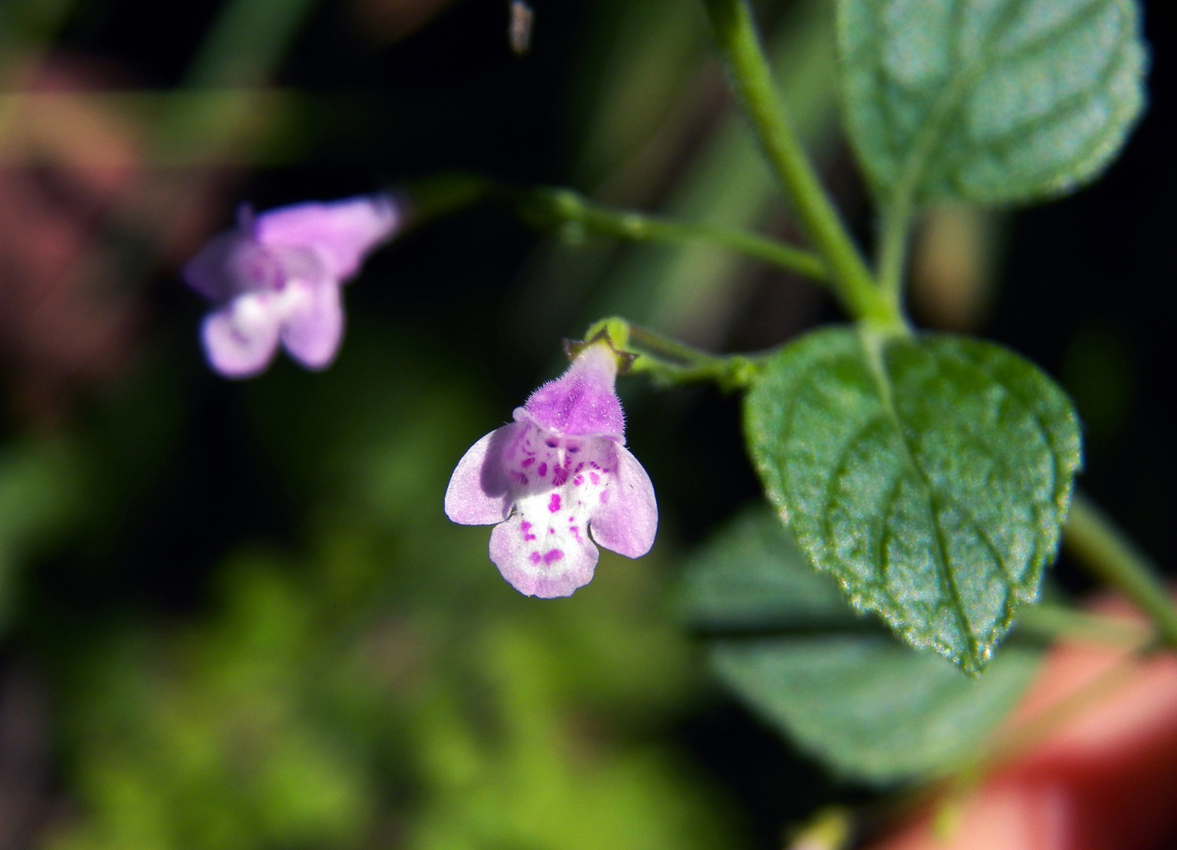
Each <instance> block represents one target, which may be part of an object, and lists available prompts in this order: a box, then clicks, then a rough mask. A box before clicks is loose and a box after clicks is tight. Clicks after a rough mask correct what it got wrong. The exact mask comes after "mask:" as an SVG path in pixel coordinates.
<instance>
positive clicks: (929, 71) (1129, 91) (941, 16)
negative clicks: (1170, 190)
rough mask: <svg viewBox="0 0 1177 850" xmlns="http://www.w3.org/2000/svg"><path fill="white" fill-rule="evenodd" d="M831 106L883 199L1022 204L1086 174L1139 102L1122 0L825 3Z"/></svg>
mask: <svg viewBox="0 0 1177 850" xmlns="http://www.w3.org/2000/svg"><path fill="white" fill-rule="evenodd" d="M837 8H838V13H837V18H838V21H837V26H838V49H839V64H840V70H841V75H840V79H841V84H842V102H843V108H844V110H845V114H846V123H847V126H848V129H849V133H850V137H851V140H852V142H853V144H854V148H855V150H856V152H857V153H858V158H859V160H860V162H861V163H862V165H863V167H864V169H865V170H866V172H867V175H868V177H869V179H870V181H871V183H872V184H873V186H874V188H875V190H876V192H877V193H878V194H879V195H880V196H881V199H883V200H884V201H885V200H886V199H887V198H889V197H891V196H892V195H893V194H906V195H907V196H908V197H910V198H911V199H914V200H915V201H916V202H917V203H918V202H926V201H935V200H965V201H973V202H979V203H986V204H1001V203H1011V202H1022V201H1030V200H1034V199H1037V198H1043V197H1049V196H1052V195H1057V194H1060V193H1063V192H1067V191H1070V190H1072V189H1074V188H1076V187H1077V186H1079V185H1081V184H1082V183H1085V182H1087V181H1089V180H1091V179H1092V178H1094V177H1095V176H1096V175H1097V174H1098V173H1099V172H1100V171H1101V170H1102V169H1103V168H1104V167H1105V166H1106V165H1107V164H1108V163H1109V162H1111V160H1112V159H1113V158H1114V157H1115V156H1116V154H1117V153H1118V152H1119V150H1120V148H1121V146H1122V145H1123V143H1124V139H1125V138H1126V137H1127V135H1128V132H1129V131H1130V130H1131V128H1132V126H1133V125H1134V124H1135V122H1136V120H1137V118H1138V117H1139V116H1140V114H1141V111H1142V110H1143V107H1144V102H1145V94H1144V77H1145V70H1146V66H1147V52H1146V48H1145V45H1144V41H1143V39H1142V37H1141V33H1140V14H1139V10H1138V8H1137V4H1136V2H1135V0H839V2H838V7H837Z"/></svg>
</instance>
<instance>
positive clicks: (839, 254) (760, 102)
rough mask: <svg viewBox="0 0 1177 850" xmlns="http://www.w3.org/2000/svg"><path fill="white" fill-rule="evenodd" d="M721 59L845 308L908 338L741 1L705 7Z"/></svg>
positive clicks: (721, 0)
mask: <svg viewBox="0 0 1177 850" xmlns="http://www.w3.org/2000/svg"><path fill="white" fill-rule="evenodd" d="M704 5H705V6H706V7H707V12H708V15H709V17H710V18H711V25H712V29H713V30H714V32H715V40H716V44H717V45H718V48H719V52H720V55H721V57H722V58H723V61H724V64H725V65H726V66H727V70H728V76H729V77H730V79H731V83H732V87H733V88H734V89H735V92H736V96H737V98H738V99H739V101H740V104H741V106H742V107H743V109H744V112H745V113H746V115H747V117H748V120H749V122H750V123H751V125H752V130H753V132H754V133H755V135H756V137H757V140H758V141H759V143H760V146H761V148H763V150H764V153H765V155H766V157H767V158H768V162H769V165H770V166H771V167H772V169H773V170H774V171H775V172H776V175H777V177H778V179H780V181H781V183H782V184H783V186H784V188H785V192H786V193H787V194H788V196H789V198H790V199H791V200H792V202H793V204H794V205H795V207H796V209H797V213H798V215H799V216H800V218H801V223H802V224H803V225H804V227H805V230H806V232H807V233H808V234H809V238H810V239H811V240H813V244H814V246H815V247H816V249H817V252H818V253H819V254H820V255H821V257H822V258H823V259H824V260H825V262H826V266H827V267H828V268H829V271H830V277H831V283H832V284H833V286H834V288H835V290H836V292H837V294H838V296H839V298H840V299H841V301H842V303H843V304H844V305H845V307H846V309H847V310H848V311H849V312H850V314H851V315H853V316H854V317H855V318H857V319H858V320H860V321H864V322H869V323H871V324H873V325H876V326H878V327H880V328H881V329H884V330H887V331H892V332H901V333H906V332H907V323H906V322H905V320H904V318H903V315H902V313H901V312H900V311H899V309H898V307H897V305H896V304H894V303H892V302H891V301H890V300H888V299H887V298H886V297H884V296H883V294H882V293H881V292H880V290H879V289H878V287H877V286H875V283H874V280H873V278H872V277H871V273H870V271H869V269H867V266H866V263H865V262H864V261H863V259H862V256H861V255H860V254H859V252H858V249H857V248H856V247H855V245H854V242H853V240H851V238H850V235H849V233H848V232H847V230H846V227H845V225H844V224H843V223H842V220H841V217H840V216H839V215H838V211H837V210H836V209H835V208H834V205H833V203H832V202H831V201H830V199H829V196H828V195H826V193H825V190H824V189H823V188H822V186H821V182H820V181H819V180H818V178H817V172H816V171H815V170H814V168H813V165H812V164H811V163H810V161H809V158H808V157H807V156H806V154H805V151H804V149H803V148H802V147H801V143H800V142H799V141H798V139H797V136H796V134H795V133H794V132H793V128H792V126H791V125H790V123H789V118H788V115H787V114H786V112H785V108H784V104H783V103H782V102H781V100H780V98H779V97H778V95H777V92H776V89H775V87H774V85H773V80H772V72H771V70H770V69H769V66H768V60H767V59H766V58H765V56H764V51H763V49H762V47H761V45H760V40H759V38H758V37H757V35H756V29H755V26H754V25H753V22H752V13H751V11H750V10H749V8H748V4H747V2H746V0H704Z"/></svg>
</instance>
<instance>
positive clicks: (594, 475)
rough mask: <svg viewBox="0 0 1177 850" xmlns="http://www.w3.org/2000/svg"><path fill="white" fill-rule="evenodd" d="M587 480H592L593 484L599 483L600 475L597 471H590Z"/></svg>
mask: <svg viewBox="0 0 1177 850" xmlns="http://www.w3.org/2000/svg"><path fill="white" fill-rule="evenodd" d="M589 481H591V482H593V483H594V484H600V483H601V476H599V475H597V473H595V472H590V473H589Z"/></svg>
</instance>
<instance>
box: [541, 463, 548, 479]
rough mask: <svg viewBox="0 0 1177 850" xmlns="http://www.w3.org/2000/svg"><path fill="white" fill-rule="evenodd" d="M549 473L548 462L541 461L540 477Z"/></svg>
mask: <svg viewBox="0 0 1177 850" xmlns="http://www.w3.org/2000/svg"><path fill="white" fill-rule="evenodd" d="M547 474H548V465H547V464H546V463H541V464H540V465H539V477H540V478H543V477H544V476H545V475H547Z"/></svg>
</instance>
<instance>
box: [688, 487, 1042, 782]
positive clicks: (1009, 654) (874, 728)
mask: <svg viewBox="0 0 1177 850" xmlns="http://www.w3.org/2000/svg"><path fill="white" fill-rule="evenodd" d="M839 595H840V594H839V593H838V590H837V587H836V585H835V582H834V581H833V580H832V579H831V578H830V577H828V576H825V575H822V574H820V573H817V572H815V571H814V570H813V569H812V568H811V567H810V566H809V564H808V563H807V562H806V561H805V558H804V556H803V555H802V554H801V552H800V551H799V550H798V549H797V546H796V544H795V543H793V542H792V540H791V539H790V535H789V533H788V531H787V530H786V529H785V528H784V527H782V526H781V524H780V523H779V522H778V521H777V519H776V518H775V517H774V516H773V515H772V514H771V513H770V512H769V511H768V510H767V509H765V508H757V509H756V510H753V511H749V512H748V513H746V514H745V515H743V516H741V517H739V518H737V519H736V520H735V521H734V522H733V523H732V524H731V525H729V526H728V527H727V528H726V529H724V530H723V531H722V532H721V533H720V534H719V535H718V536H717V537H716V538H715V539H714V540H713V541H712V542H710V543H709V544H708V545H706V546H705V547H704V549H703V550H702V551H701V552H700V553H699V554H698V555H697V556H696V557H695V558H694V560H693V562H692V563H691V565H690V567H689V569H688V570H687V573H686V575H685V576H684V584H683V590H682V593H681V594H680V597H679V602H680V610H681V612H682V615H683V617H684V619H685V620H686V621H687V622H688V623H689V624H690V625H692V626H694V627H695V628H699V629H702V630H708V631H709V630H713V629H715V628H717V627H719V628H722V629H723V630H725V631H727V632H729V634H728V636H726V637H719V638H713V639H711V640H709V641H708V644H707V645H708V651H709V655H710V658H711V661H712V664H713V666H714V667H715V669H716V672H717V673H718V674H719V676H720V678H721V679H722V680H723V682H724V683H725V684H726V685H727V686H728V687H729V688H731V689H732V690H733V691H734V692H735V693H736V694H737V695H738V696H739V697H740V698H741V699H742V700H744V701H745V702H746V703H748V705H749V706H750V707H751V708H752V709H754V710H755V711H756V712H757V713H758V714H760V715H761V716H762V717H764V718H765V719H766V720H767V721H768V722H769V723H771V724H772V725H774V726H775V727H777V728H778V729H780V730H781V731H782V732H784V733H785V734H787V735H788V736H789V737H790V738H791V739H792V740H793V741H794V742H795V743H796V744H797V745H798V746H799V747H801V748H802V749H804V750H805V751H807V752H809V753H811V754H812V755H814V756H816V757H817V758H819V759H821V760H822V761H823V762H824V763H826V764H827V765H828V766H829V767H831V768H832V769H833V770H834V771H836V772H837V773H840V774H842V775H844V776H847V777H850V778H854V779H858V780H863V781H867V782H873V783H887V782H894V781H900V780H905V779H913V778H917V777H923V776H928V775H932V774H935V773H937V772H939V771H941V770H943V769H945V768H946V767H948V766H950V765H951V764H953V763H954V762H955V761H957V760H959V759H962V758H965V757H967V756H968V755H969V754H970V753H972V752H974V751H975V749H976V748H977V747H978V746H979V745H980V744H981V743H982V742H983V741H984V740H985V738H986V736H987V735H989V734H990V733H991V732H992V731H993V729H994V728H995V727H996V726H997V725H998V724H999V723H1000V722H1001V721H1002V719H1003V718H1004V717H1005V716H1006V714H1007V713H1008V712H1009V710H1010V709H1011V708H1012V707H1013V705H1014V703H1015V702H1016V700H1017V699H1018V697H1019V696H1020V695H1021V693H1022V692H1023V691H1024V690H1025V688H1026V686H1027V685H1028V684H1029V681H1030V678H1031V676H1032V675H1033V673H1034V670H1035V669H1036V667H1037V662H1038V657H1039V654H1038V653H1037V652H1035V651H1033V650H1029V649H1025V648H1020V647H1016V648H1006V649H1004V650H1003V651H1002V652H1001V654H1000V655H999V656H998V657H997V658H996V659H994V661H993V663H992V664H991V665H990V666H989V669H988V670H987V671H986V672H985V674H984V675H983V676H981V677H979V678H972V677H969V676H967V675H965V674H964V673H962V672H960V671H959V670H957V669H956V668H954V667H952V666H951V665H949V664H945V663H944V661H943V660H942V659H940V658H938V657H937V656H935V655H933V654H931V653H927V652H921V651H917V650H913V649H910V648H908V647H905V646H903V645H902V644H900V643H898V642H896V641H895V640H893V639H892V638H891V637H889V636H888V635H887V634H886V633H885V632H884V631H883V630H882V629H881V628H872V626H874V625H876V624H875V623H874V620H873V618H870V619H863V618H862V617H857V618H854V617H853V615H850V617H848V614H849V612H848V610H847V609H846V606H845V605H844V604H841V603H840V601H839V600H838V597H839ZM834 603H837V605H836V606H835V605H834ZM734 632H744V633H745V634H744V635H743V636H739V637H734V636H732V634H730V633H734Z"/></svg>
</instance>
